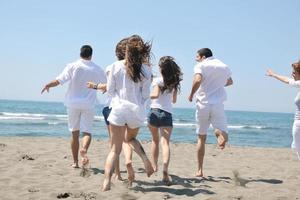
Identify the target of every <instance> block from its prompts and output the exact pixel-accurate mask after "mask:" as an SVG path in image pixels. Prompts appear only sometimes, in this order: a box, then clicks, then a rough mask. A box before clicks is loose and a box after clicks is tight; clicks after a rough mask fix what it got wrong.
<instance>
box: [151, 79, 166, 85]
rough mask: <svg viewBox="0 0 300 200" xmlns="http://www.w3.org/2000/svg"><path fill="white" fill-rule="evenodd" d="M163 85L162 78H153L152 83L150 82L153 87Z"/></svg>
mask: <svg viewBox="0 0 300 200" xmlns="http://www.w3.org/2000/svg"><path fill="white" fill-rule="evenodd" d="M163 83H164V80H163V78H162V77H155V78H153V81H152V84H153V86H155V85H158V86H161V85H163Z"/></svg>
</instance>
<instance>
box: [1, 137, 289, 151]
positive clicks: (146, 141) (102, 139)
mask: <svg viewBox="0 0 300 200" xmlns="http://www.w3.org/2000/svg"><path fill="white" fill-rule="evenodd" d="M138 135H139V134H138ZM229 136H230V135H229ZM1 138H41V139H62V140H69V139H70V136H43V135H37V136H32V135H30V136H24V135H12V136H8V135H1V134H0V139H1ZM137 138H138V136H137ZM138 139H139V138H138ZM229 140H230V137H229ZM93 141H101V142H108V137H105V138H104V137H97V136H93V137H92V142H93ZM139 141H141V142H142V143H150V142H151V140H140V139H139ZM206 142H207V141H206ZM0 143H1V141H0ZM170 144H191V145H196V144H197V138H196V136H195V141H194V142H183V141H172V138H171V140H170ZM206 145H212V146H215V147H217V143H206ZM226 146H229V147H237V148H258V149H289V150H291V151H292V149H291V147H277V146H274V147H267V146H251V145H243V146H239V145H233V144H230V142H229V143H228V144H226Z"/></svg>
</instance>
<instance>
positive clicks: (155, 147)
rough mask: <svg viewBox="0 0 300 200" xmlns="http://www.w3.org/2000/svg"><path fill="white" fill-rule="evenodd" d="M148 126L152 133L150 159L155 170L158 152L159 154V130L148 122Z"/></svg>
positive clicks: (156, 168)
mask: <svg viewBox="0 0 300 200" xmlns="http://www.w3.org/2000/svg"><path fill="white" fill-rule="evenodd" d="M148 128H149V130H150V132H151V135H152V143H151V161H152V166H153V169H154V171H155V172H157V170H158V167H157V161H158V154H159V132H158V130H159V129H158V128H156V127H154V126H151V125H150V124H148Z"/></svg>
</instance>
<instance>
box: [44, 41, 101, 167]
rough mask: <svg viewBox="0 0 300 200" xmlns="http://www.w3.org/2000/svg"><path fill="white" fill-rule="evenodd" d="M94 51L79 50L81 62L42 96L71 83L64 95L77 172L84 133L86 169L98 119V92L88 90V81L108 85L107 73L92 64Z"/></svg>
mask: <svg viewBox="0 0 300 200" xmlns="http://www.w3.org/2000/svg"><path fill="white" fill-rule="evenodd" d="M92 54H93V49H92V47H91V46H89V45H84V46H82V47H81V49H80V57H81V59H79V60H77V61H75V62H73V63H70V64H68V65H67V66H66V67H65V69H64V70H63V72H62V73H61V74H60V75H59V76H57V77H56V79H55V80H53V81H51V82H49V83H48V84H46V85H45V86H44V88H43V90H42V92H41V93H43V92H44V91H45V90H47V92H49V89H50V88H51V87H56V86H57V85H59V84H61V85H63V84H64V83H66V82H68V81H69V87H68V90H67V93H66V95H65V106H66V107H67V110H68V125H69V130H70V131H71V132H72V139H71V149H72V155H73V161H74V163H73V164H72V166H73V167H74V168H78V167H79V166H78V151H79V135H80V131H81V132H82V133H83V137H82V147H81V150H80V154H81V156H82V165H83V167H85V166H86V165H87V164H88V162H89V160H88V157H87V150H88V148H89V145H90V143H91V129H92V123H93V120H94V115H95V105H96V103H97V96H96V95H97V94H96V90H93V89H89V88H87V87H86V83H87V82H89V81H92V82H95V83H105V82H106V76H105V73H104V71H103V70H102V69H101V68H100V67H98V66H97V65H96V64H95V63H93V62H92V61H91V59H92Z"/></svg>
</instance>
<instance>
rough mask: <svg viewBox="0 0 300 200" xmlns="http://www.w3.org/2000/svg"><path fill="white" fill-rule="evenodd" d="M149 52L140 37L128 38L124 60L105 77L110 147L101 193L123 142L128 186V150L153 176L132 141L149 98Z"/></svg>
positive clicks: (131, 173) (106, 187)
mask: <svg viewBox="0 0 300 200" xmlns="http://www.w3.org/2000/svg"><path fill="white" fill-rule="evenodd" d="M150 50H151V44H149V43H147V42H144V41H143V40H142V38H141V37H140V36H138V35H134V36H131V37H129V38H128V41H127V44H126V52H125V60H122V61H118V62H115V63H114V64H113V66H112V69H111V72H110V74H109V78H108V82H107V92H108V95H110V96H111V97H112V104H111V105H112V110H111V112H110V114H109V117H108V121H109V123H110V133H111V144H112V145H111V151H110V152H109V154H108V156H107V159H106V163H105V179H104V182H103V186H102V190H103V191H107V190H109V189H110V185H111V175H112V172H113V169H114V163H115V160H116V158H117V157H118V155H120V152H121V150H122V143H123V141H124V145H123V150H124V154H125V162H126V167H127V173H128V181H129V184H131V183H132V182H133V180H134V170H133V167H132V153H131V152H132V149H133V150H134V151H135V152H136V153H137V154H138V155H139V156H140V157H141V159H142V161H143V163H144V165H145V170H146V173H147V175H148V177H149V176H151V174H153V172H154V170H153V168H152V165H151V162H150V161H149V159H148V157H147V156H146V153H145V151H144V149H143V147H142V145H141V143H140V142H139V141H138V140H137V139H136V135H137V133H138V131H139V127H141V126H142V125H143V123H144V118H145V116H146V114H145V113H146V111H145V105H146V104H147V101H148V100H149V94H150V85H151V69H150V68H149V67H148V66H146V65H144V64H143V63H144V61H145V60H149V57H150Z"/></svg>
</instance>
